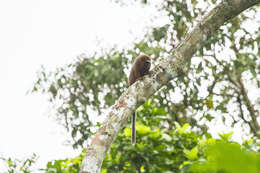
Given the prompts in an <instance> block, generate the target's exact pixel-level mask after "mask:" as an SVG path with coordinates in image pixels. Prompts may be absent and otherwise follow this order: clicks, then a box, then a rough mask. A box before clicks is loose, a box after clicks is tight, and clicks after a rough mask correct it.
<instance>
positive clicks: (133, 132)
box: [132, 112, 136, 145]
mask: <svg viewBox="0 0 260 173" xmlns="http://www.w3.org/2000/svg"><path fill="white" fill-rule="evenodd" d="M135 121H136V114H135V112H134V113H133V116H132V145H135V143H136V137H135V136H136V135H135Z"/></svg>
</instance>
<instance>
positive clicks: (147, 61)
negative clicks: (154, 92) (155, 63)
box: [142, 56, 151, 72]
mask: <svg viewBox="0 0 260 173" xmlns="http://www.w3.org/2000/svg"><path fill="white" fill-rule="evenodd" d="M142 61H143V64H144V69H145V72H148V71H149V69H150V67H151V59H150V58H149V57H148V56H145V57H144V58H143V59H142Z"/></svg>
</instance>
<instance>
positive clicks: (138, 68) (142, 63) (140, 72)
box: [128, 54, 150, 85]
mask: <svg viewBox="0 0 260 173" xmlns="http://www.w3.org/2000/svg"><path fill="white" fill-rule="evenodd" d="M147 61H149V62H150V57H149V56H148V55H145V54H144V55H140V56H138V57H137V58H136V59H135V61H134V63H133V66H132V68H131V71H130V75H129V78H128V83H129V85H132V84H133V83H135V81H136V80H138V79H139V78H141V77H142V76H144V75H146V74H148V72H149V69H150V63H149V64H147V63H146V62H147Z"/></svg>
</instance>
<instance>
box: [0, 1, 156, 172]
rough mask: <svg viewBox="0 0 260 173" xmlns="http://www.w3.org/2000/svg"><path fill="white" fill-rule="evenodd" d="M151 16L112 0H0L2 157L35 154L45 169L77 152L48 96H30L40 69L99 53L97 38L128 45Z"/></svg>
mask: <svg viewBox="0 0 260 173" xmlns="http://www.w3.org/2000/svg"><path fill="white" fill-rule="evenodd" d="M133 11H134V13H133ZM140 15H141V16H142V17H140ZM150 15H151V10H150V11H149V10H148V9H145V10H144V9H141V8H140V7H139V8H137V7H127V8H126V7H125V8H122V7H120V6H117V5H115V4H114V5H113V4H111V3H110V2H109V1H108V0H95V1H93V0H77V1H72V0H55V1H53V0H23V1H21V0H8V1H0V60H1V61H0V96H1V98H0V157H1V156H4V157H12V158H18V159H22V158H25V157H28V156H30V155H32V153H33V152H35V153H36V154H38V155H39V156H40V158H39V160H38V162H39V164H40V165H41V167H44V166H45V164H46V162H47V161H51V160H53V159H63V158H66V157H73V156H76V155H77V154H78V152H76V151H73V149H72V147H70V146H64V144H63V143H64V141H65V140H66V138H67V136H68V134H66V133H65V132H64V131H63V130H62V128H61V126H60V125H58V123H57V122H55V121H54V120H53V118H50V117H49V116H50V115H49V113H48V112H49V107H50V104H49V103H48V101H47V99H46V97H45V96H42V95H40V94H34V95H26V92H27V91H28V90H29V89H30V88H31V87H32V85H33V82H34V81H35V79H36V71H37V70H38V69H39V68H40V66H41V65H44V66H45V67H47V68H48V69H55V67H59V66H63V65H64V64H67V63H70V62H72V61H73V60H74V59H75V58H76V56H78V55H80V54H81V53H84V52H85V53H88V52H90V51H95V49H97V47H96V46H97V44H96V43H97V41H96V40H97V39H98V40H101V45H102V46H112V45H114V44H119V45H127V44H128V43H130V42H132V41H133V39H134V36H133V35H132V34H131V33H130V32H129V30H131V31H132V32H134V33H135V34H134V35H135V36H137V35H140V34H142V32H143V28H144V26H145V25H147V23H148V22H149V20H148V19H149V17H150ZM1 166H3V165H1V163H0V170H1V169H2V167H1ZM0 172H1V171H0Z"/></svg>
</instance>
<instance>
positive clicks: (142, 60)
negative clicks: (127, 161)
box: [128, 54, 151, 145]
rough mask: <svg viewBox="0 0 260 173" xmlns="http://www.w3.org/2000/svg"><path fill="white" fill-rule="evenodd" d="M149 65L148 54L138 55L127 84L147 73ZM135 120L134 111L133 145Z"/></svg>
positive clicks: (133, 141)
mask: <svg viewBox="0 0 260 173" xmlns="http://www.w3.org/2000/svg"><path fill="white" fill-rule="evenodd" d="M150 67H151V59H150V57H149V56H148V55H145V54H144V55H140V56H138V57H137V58H136V59H135V62H134V63H133V66H132V69H131V72H130V75H129V78H128V83H129V85H132V84H133V83H135V81H137V80H139V79H141V78H142V77H143V76H144V75H146V74H148V73H149V70H150ZM135 121H136V115H135V112H134V113H133V116H132V144H133V145H135V142H136V139H135V138H136V137H135V136H136V134H135Z"/></svg>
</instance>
